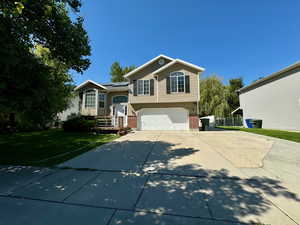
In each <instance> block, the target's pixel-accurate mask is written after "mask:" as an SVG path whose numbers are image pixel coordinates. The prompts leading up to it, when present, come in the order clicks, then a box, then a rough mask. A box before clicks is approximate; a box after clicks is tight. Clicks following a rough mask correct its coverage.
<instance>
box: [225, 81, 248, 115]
mask: <svg viewBox="0 0 300 225" xmlns="http://www.w3.org/2000/svg"><path fill="white" fill-rule="evenodd" d="M243 86H244V84H243V78H234V79H230V80H229V86H228V91H229V94H228V99H227V101H228V104H229V107H230V111H233V110H235V109H236V108H238V107H239V106H240V101H239V96H238V93H237V92H236V91H237V90H239V89H240V88H242V87H243Z"/></svg>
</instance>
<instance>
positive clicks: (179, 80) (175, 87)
mask: <svg viewBox="0 0 300 225" xmlns="http://www.w3.org/2000/svg"><path fill="white" fill-rule="evenodd" d="M170 89H171V93H179V92H185V75H184V73H183V72H173V73H171V74H170Z"/></svg>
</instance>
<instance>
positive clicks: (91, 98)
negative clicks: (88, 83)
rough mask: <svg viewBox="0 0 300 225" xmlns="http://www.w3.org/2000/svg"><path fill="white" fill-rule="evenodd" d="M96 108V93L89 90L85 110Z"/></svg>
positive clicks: (86, 93) (86, 95)
mask: <svg viewBox="0 0 300 225" xmlns="http://www.w3.org/2000/svg"><path fill="white" fill-rule="evenodd" d="M95 106H96V91H95V90H88V91H86V92H85V108H95Z"/></svg>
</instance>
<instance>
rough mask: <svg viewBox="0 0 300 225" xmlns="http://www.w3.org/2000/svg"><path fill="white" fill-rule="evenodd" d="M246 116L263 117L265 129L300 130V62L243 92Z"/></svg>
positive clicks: (246, 117)
mask: <svg viewBox="0 0 300 225" xmlns="http://www.w3.org/2000/svg"><path fill="white" fill-rule="evenodd" d="M238 92H239V98H240V108H241V109H242V110H243V119H244V120H243V121H244V126H246V123H245V119H248V118H249V119H251V118H254V119H262V120H263V128H269V129H282V130H298V131H300V62H297V63H295V64H292V65H290V66H288V67H286V68H284V69H282V70H280V71H278V72H275V73H273V74H271V75H269V76H266V77H265V78H262V79H260V80H258V81H256V82H254V83H252V84H250V85H249V86H246V87H243V88H241V89H240V90H239V91H238Z"/></svg>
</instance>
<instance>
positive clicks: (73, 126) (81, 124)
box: [63, 117, 96, 131]
mask: <svg viewBox="0 0 300 225" xmlns="http://www.w3.org/2000/svg"><path fill="white" fill-rule="evenodd" d="M95 126H96V121H95V120H87V119H84V118H83V117H75V118H71V119H69V120H67V121H65V122H64V123H63V129H64V131H91V130H92V128H94V127H95Z"/></svg>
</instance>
